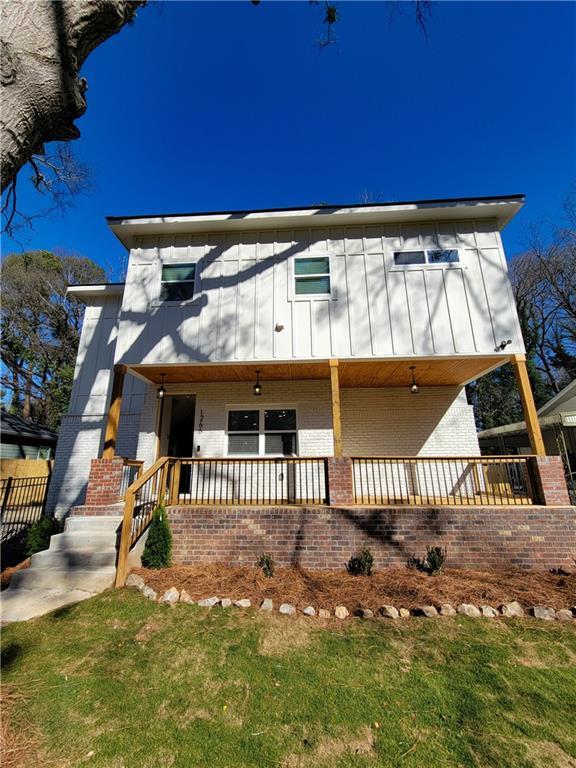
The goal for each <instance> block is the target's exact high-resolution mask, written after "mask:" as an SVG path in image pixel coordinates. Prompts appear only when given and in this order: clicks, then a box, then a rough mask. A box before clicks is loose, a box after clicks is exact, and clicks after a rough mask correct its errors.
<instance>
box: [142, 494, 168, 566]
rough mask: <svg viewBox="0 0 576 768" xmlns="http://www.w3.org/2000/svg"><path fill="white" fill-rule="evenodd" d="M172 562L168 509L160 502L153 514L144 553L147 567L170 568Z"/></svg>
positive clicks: (143, 562) (144, 564) (144, 561)
mask: <svg viewBox="0 0 576 768" xmlns="http://www.w3.org/2000/svg"><path fill="white" fill-rule="evenodd" d="M171 563H172V531H171V530H170V523H169V522H168V516H167V515H166V510H165V509H164V506H163V505H162V504H158V506H157V507H156V509H155V510H154V514H153V515H152V522H151V523H150V529H149V531H148V538H147V539H146V544H145V545H144V552H143V553H142V565H143V566H144V567H145V568H169V567H170V565H171Z"/></svg>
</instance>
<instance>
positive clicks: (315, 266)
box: [294, 256, 330, 296]
mask: <svg viewBox="0 0 576 768" xmlns="http://www.w3.org/2000/svg"><path fill="white" fill-rule="evenodd" d="M294 280H295V287H294V290H295V293H296V295H297V296H299V295H305V294H311V293H312V294H313V293H330V258H329V257H328V256H313V257H308V256H305V257H299V258H296V259H295V260H294Z"/></svg>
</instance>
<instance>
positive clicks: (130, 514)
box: [115, 456, 177, 587]
mask: <svg viewBox="0 0 576 768" xmlns="http://www.w3.org/2000/svg"><path fill="white" fill-rule="evenodd" d="M176 461H177V460H176V459H173V458H170V457H168V456H163V457H162V458H160V459H158V461H156V462H155V463H154V464H152V466H151V467H150V468H149V469H147V470H146V472H144V473H143V474H141V475H140V477H137V478H136V480H135V481H134V482H133V483H132V485H129V486H128V488H127V490H126V496H125V502H124V517H123V519H122V530H121V533H120V545H119V547H118V563H117V565H116V580H115V586H116V587H123V586H124V583H125V581H126V576H127V568H128V553H129V552H130V547H131V546H132V544H134V543H135V541H133V536H132V526H133V522H134V509H135V507H136V494H137V493H138V491H139V490H140V489H141V488H142V487H143V486H144V485H145V484H146V483H147V482H148V480H150V479H152V478H153V477H154V476H158V474H159V476H158V477H157V480H158V482H159V487H158V489H157V499H158V500H160V499H163V498H164V496H165V492H166V481H167V476H168V465H169V464H170V463H171V462H176ZM146 527H147V525H143V526H142V528H141V529H140V530H139V531H138V537H137V538H136V541H137V540H138V538H140V536H141V535H142V533H144V531H145V530H146Z"/></svg>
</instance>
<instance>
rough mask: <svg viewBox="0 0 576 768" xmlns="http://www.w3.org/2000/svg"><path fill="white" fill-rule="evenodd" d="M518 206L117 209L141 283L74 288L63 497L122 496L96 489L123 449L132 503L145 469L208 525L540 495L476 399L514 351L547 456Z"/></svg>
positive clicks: (59, 479) (494, 202) (63, 501)
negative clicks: (78, 330) (517, 281)
mask: <svg viewBox="0 0 576 768" xmlns="http://www.w3.org/2000/svg"><path fill="white" fill-rule="evenodd" d="M522 204H523V197H522V196H520V195H512V196H505V197H491V198H477V199H446V200H428V201H411V202H399V203H379V204H367V205H351V206H315V207H310V208H286V209H276V210H255V211H225V212H216V213H185V214H162V215H154V216H127V217H111V218H109V219H108V225H109V227H110V228H111V230H112V231H113V232H114V234H115V235H116V236H117V237H118V238H119V239H120V241H121V242H122V244H123V245H124V246H125V247H126V248H127V249H128V250H129V253H130V258H129V263H128V269H127V275H126V280H125V282H124V283H122V284H111V285H110V284H108V285H85V286H75V287H73V288H70V292H71V293H72V294H74V295H75V296H78V297H82V299H83V300H84V301H85V302H86V315H85V320H84V325H83V329H82V336H81V341H80V348H79V352H78V361H77V366H76V374H75V381H74V387H73V392H72V398H71V402H70V407H69V411H68V413H67V415H66V416H65V417H64V419H63V421H62V426H61V430H60V440H59V443H58V451H57V456H56V465H55V470H54V476H53V481H52V486H51V496H50V499H49V504H50V507H51V508H52V509H54V510H55V512H56V514H57V515H59V516H62V515H67V514H68V513H69V511H70V509H71V508H73V507H78V506H79V505H82V504H83V503H86V504H88V505H89V506H90V505H92V506H94V505H95V504H96V505H97V504H99V503H101V504H103V503H104V502H105V501H109V500H110V498H109V496H107V495H106V494H107V491H106V489H104V490H102V489H100V492H96V491H94V492H93V493H91V492H90V489H89V492H88V497H86V488H87V483H88V481H89V473H90V467H91V460H95V459H99V458H101V459H102V460H104V461H107V460H108V461H109V460H112V459H114V458H115V460H116V465H117V464H118V462H120V463H121V460H120V459H119V458H118V457H123V458H124V459H129V460H131V461H130V462H126V463H125V465H124V467H123V470H122V471H123V480H122V483H123V486H122V489H121V491H118V490H116V491H114V493H116V497H115V498H116V499H117V498H118V496H119V495H122V494H123V493H124V491H125V489H126V487H127V485H128V484H129V483H131V482H132V481H133V480H134V478H135V474H136V472H137V471H140V467H141V468H142V471H143V472H144V475H142V477H144V476H146V479H145V481H143V483H144V485H142V486H138V489H137V493H136V497H135V500H134V499H133V502H134V504H135V509H136V510H138V509H140V508H141V507H142V504H144V502H143V501H142V498H143V497H142V494H143V488H144V487H145V486H146V483H148V486H146V487H148V491H147V493H148V497H147V498H148V502H150V499H152V498H154V499H155V500H156V501H157V500H158V499H159V498H160V495H159V494H160V491H158V488H159V484H160V485H162V491H161V498H162V499H163V500H164V501H167V502H169V503H170V504H171V505H172V506H173V507H174V508H176V507H181V506H182V505H184V506H188V507H189V508H191V509H194V508H196V512H195V513H194V514H196V519H198V515H200V508H202V509H205V508H210V509H212V510H213V509H216V508H218V509H219V510H220V512H219V514H220V518H219V519H223V518H222V516H223V515H224V514H225V511H223V510H224V508H225V507H228V508H234V509H236V511H237V510H238V508H240V507H243V508H246V510H247V509H248V507H255V506H256V507H262V506H268V507H270V506H275V507H276V508H278V507H280V506H282V505H283V506H284V507H294V506H296V507H298V506H300V507H306V508H308V507H310V506H311V505H326V504H327V503H330V504H331V505H332V506H336V507H346V508H351V507H353V506H354V505H379V506H381V507H386V506H390V505H392V506H397V505H409V506H410V505H412V506H428V507H429V508H430V507H433V508H437V507H441V506H455V505H456V506H463V505H468V506H470V505H476V506H478V505H484V506H494V505H503V504H508V505H509V504H514V505H522V504H524V505H527V504H532V503H536V502H538V501H540V502H541V501H542V499H543V494H544V491H543V490H542V487H543V486H542V482H541V481H540V480H541V479H540V478H539V477H535V475H534V471H536V470H533V469H531V468H530V466H529V459H527V458H526V457H515V458H510V459H509V460H505V459H500V460H498V459H496V458H494V457H490V462H488V460H487V459H486V460H483V459H481V458H480V451H479V447H478V440H477V436H476V430H475V424H474V417H473V413H472V408H471V406H470V405H468V403H467V401H466V395H465V385H466V384H467V383H468V382H470V381H472V380H474V379H477V378H478V377H480V376H483V375H485V374H486V373H488V372H489V371H491V370H493V369H494V368H496V367H498V366H500V365H502V364H504V363H507V362H512V364H513V365H514V367H515V371H516V375H517V381H518V384H519V389H520V394H521V397H522V402H523V404H524V409H525V415H526V423H527V427H528V433H529V436H530V441H531V446H532V452H533V454H534V455H536V456H539V455H540V456H541V455H542V454H543V453H544V450H543V444H542V438H541V435H540V431H539V426H538V421H537V418H536V415H535V411H534V405H533V400H532V394H531V391H530V387H529V383H528V378H527V375H526V366H525V362H524V346H523V341H522V336H521V331H520V325H519V321H518V316H517V312H516V307H515V304H514V299H513V294H512V290H511V285H510V280H509V277H508V272H507V265H506V258H505V254H504V250H503V247H502V240H501V237H500V233H501V230H502V229H503V228H504V227H505V226H506V224H507V223H508V222H509V221H510V219H511V218H512V217H513V216H514V215H515V214H516V213H517V212H518V211H519V209H520V208H521V206H522ZM166 457H169V459H170V460H169V461H168V462H167V459H166ZM163 461H164V463H163ZM498 462H500V463H498ZM156 465H157V466H156ZM107 466H108V465H107ZM109 466H110V467H112V464H110V465H109ZM155 466H156V469H154V467H155ZM539 466H540V465H539ZM150 468H152V470H150ZM101 471H102V470H101ZM106 471H107V472H108V471H111V470H106ZM150 471H151V472H152V474H151V477H153V478H155V479H154V484H155V485H154V488H153V489H152V486H151V485H150V483H151V482H152V481H151V480H149V479H148V474H149V473H150ZM154 473H156V474H154ZM100 477H101V475H100ZM114 482H116V481H114ZM544 485H546V483H544ZM97 486H98V482H96V485H95V487H97ZM154 489H155V490H154ZM108 490H109V488H108ZM559 493H560V495H559V496H550V495H548V497H547V499H548V502H547V503H554V501H556V502H558V503H559V502H561V501H563V499H564V496H562V492H561V491H560V492H559ZM138 494H140V495H138ZM541 497H542V498H541ZM139 500H140V502H141V504H140V505H139ZM150 508H151V503H148V506H147V507H146V509H147V510H148V511H149V510H150ZM134 514H135V515H136V516H137V514H136V513H134ZM189 514H192V513H189ZM248 516H249V513H248V511H246V513H245V517H246V519H247V518H248ZM146 519H148V518H146ZM174 519H176V518H174ZM187 519H189V518H187ZM254 525H256V527H257V524H256V523H254ZM143 527H145V525H144V526H143ZM176 527H177V526H176ZM178 530H181V528H180V529H178ZM136 538H137V537H136ZM185 549H186V548H185V547H184V549H182V550H181V551H180V550H178V548H177V551H180V554H181V555H182V557H183V559H184V560H186V559H190V558H187V556H184V555H186V552H185ZM214 552H215V555H214V556H216V555H218V551H216V550H214ZM183 553H184V554H183ZM192 559H194V558H193V557H192Z"/></svg>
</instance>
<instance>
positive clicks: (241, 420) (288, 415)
mask: <svg viewBox="0 0 576 768" xmlns="http://www.w3.org/2000/svg"><path fill="white" fill-rule="evenodd" d="M228 455H229V456H246V455H248V456H278V455H279V456H295V455H296V411H295V410H294V409H293V408H281V409H270V408H263V409H260V410H237V411H228Z"/></svg>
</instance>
